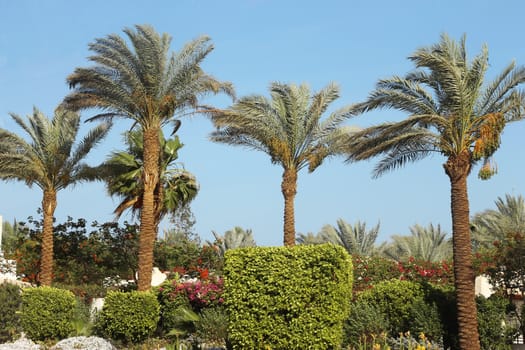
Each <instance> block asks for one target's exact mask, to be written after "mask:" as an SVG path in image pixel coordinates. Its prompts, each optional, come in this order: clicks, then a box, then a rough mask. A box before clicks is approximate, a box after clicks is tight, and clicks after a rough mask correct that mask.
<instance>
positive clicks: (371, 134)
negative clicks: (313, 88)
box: [347, 35, 525, 350]
mask: <svg viewBox="0 0 525 350" xmlns="http://www.w3.org/2000/svg"><path fill="white" fill-rule="evenodd" d="M410 60H411V61H412V62H414V64H415V66H416V70H415V71H413V72H411V73H408V74H407V75H406V76H405V77H398V76H394V77H392V78H389V79H384V80H380V81H379V82H378V83H377V86H376V89H375V90H374V91H373V92H372V93H371V94H370V95H369V97H368V99H367V100H366V101H365V102H364V103H362V104H359V105H358V106H357V107H356V109H358V110H360V111H362V112H366V111H371V110H375V109H380V108H389V109H396V110H400V111H403V112H406V113H408V114H409V117H408V118H407V119H405V120H403V121H401V122H391V123H384V124H381V125H378V126H374V127H370V128H368V129H366V130H364V131H363V132H361V133H360V135H359V136H360V137H354V138H352V139H351V140H350V141H349V142H348V149H347V150H348V154H349V158H348V160H350V161H355V160H361V159H368V158H371V157H374V156H377V155H384V158H383V159H382V160H381V161H380V162H379V163H378V165H377V166H376V168H375V170H374V175H375V176H379V175H382V174H384V173H385V172H387V171H389V170H393V169H396V168H398V167H400V166H403V165H405V164H406V163H407V162H413V161H417V160H419V159H422V158H424V157H426V156H427V155H429V154H431V153H434V152H435V153H439V154H442V155H443V156H445V157H446V162H445V164H444V165H443V166H444V169H445V173H446V174H447V176H448V177H449V180H450V185H451V209H452V231H453V254H454V277H455V278H454V280H455V287H456V296H457V307H458V321H459V339H460V347H461V349H469V350H477V349H479V347H480V345H479V341H478V339H479V334H478V326H477V319H476V303H475V299H474V298H475V295H474V271H473V268H472V250H471V242H470V225H469V222H470V217H469V202H468V193H467V177H468V175H469V174H470V171H471V169H472V167H473V166H474V165H475V164H476V163H478V162H479V161H480V160H483V166H482V167H481V170H480V172H479V174H478V176H479V177H480V178H482V179H486V178H489V177H490V176H491V175H492V174H494V172H495V167H494V164H493V162H492V161H491V158H492V155H493V154H494V152H495V151H496V150H497V149H498V147H499V145H500V135H501V132H502V131H503V128H504V126H505V124H506V123H507V122H511V121H515V120H520V119H522V117H523V108H524V101H523V100H524V98H523V97H524V96H523V95H522V93H521V92H519V91H518V90H517V89H516V87H517V86H518V85H520V84H522V83H523V82H524V81H525V69H524V68H522V67H520V68H517V67H515V64H514V63H511V64H510V65H508V66H507V67H506V68H505V69H504V70H503V72H501V73H500V74H499V75H498V76H496V78H495V80H493V81H492V82H490V83H488V84H487V85H484V78H485V73H486V71H487V68H488V66H489V62H488V50H487V48H486V47H484V48H483V49H482V51H481V53H480V54H479V55H478V56H476V57H474V58H473V59H472V60H471V61H469V60H468V58H467V52H466V45H465V37H463V38H462V39H461V41H460V42H459V43H458V42H456V41H454V40H452V39H450V38H449V37H448V36H447V35H443V36H442V37H441V40H440V42H439V43H437V44H435V45H433V46H430V47H424V48H421V49H418V50H417V51H416V52H415V53H414V54H413V55H412V56H411V57H410Z"/></svg>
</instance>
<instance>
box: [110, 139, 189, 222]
mask: <svg viewBox="0 0 525 350" xmlns="http://www.w3.org/2000/svg"><path fill="white" fill-rule="evenodd" d="M159 136H160V150H161V156H160V158H159V170H160V174H159V182H158V183H157V186H156V188H155V192H154V193H155V229H156V230H157V228H158V225H159V223H160V221H161V220H162V218H163V217H164V216H166V214H170V213H171V214H173V213H175V212H176V211H177V210H178V209H180V208H182V206H184V205H187V204H189V203H190V202H191V201H192V200H193V199H194V198H195V196H196V195H197V192H198V190H199V186H198V184H197V181H196V179H195V176H193V174H191V173H190V172H188V171H186V170H184V169H182V168H180V167H176V166H175V167H174V166H173V165H174V162H175V161H176V160H177V158H178V151H179V149H181V148H182V146H183V145H182V143H180V141H179V138H178V137H177V136H175V137H174V138H172V139H165V138H164V136H163V133H162V131H161V132H160V135H159ZM125 138H126V143H127V145H128V149H127V151H120V152H113V153H112V154H111V155H110V156H109V158H108V159H107V160H106V162H104V164H102V165H101V168H102V171H103V174H104V180H105V181H106V187H107V190H108V192H109V194H110V195H111V196H119V197H121V199H122V200H121V202H120V204H119V205H118V206H117V208H116V209H115V214H116V216H117V218H119V217H120V216H121V215H122V213H123V212H124V211H126V210H127V209H130V210H131V212H132V214H133V215H135V214H137V213H140V210H141V209H142V204H143V195H144V189H143V183H142V181H141V174H142V171H143V168H144V162H143V159H142V156H143V154H144V151H143V150H144V145H143V138H142V132H141V130H135V131H130V132H128V133H126V136H125Z"/></svg>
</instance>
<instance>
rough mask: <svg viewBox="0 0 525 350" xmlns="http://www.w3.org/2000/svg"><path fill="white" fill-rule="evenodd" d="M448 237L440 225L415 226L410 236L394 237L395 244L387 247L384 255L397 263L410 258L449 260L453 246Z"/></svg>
mask: <svg viewBox="0 0 525 350" xmlns="http://www.w3.org/2000/svg"><path fill="white" fill-rule="evenodd" d="M447 236H448V234H447V233H446V232H443V231H441V226H440V225H437V226H436V227H434V225H432V224H430V225H428V226H427V227H423V226H420V225H414V226H412V227H410V236H400V235H393V236H392V241H393V242H391V243H390V244H387V245H386V247H385V248H384V249H383V255H385V256H386V257H388V258H391V259H394V260H397V261H401V260H403V259H406V258H409V257H413V258H416V259H418V260H424V261H430V262H439V261H443V260H447V259H449V258H450V257H451V256H452V245H451V241H450V240H449V239H448V238H447Z"/></svg>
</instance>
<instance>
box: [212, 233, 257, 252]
mask: <svg viewBox="0 0 525 350" xmlns="http://www.w3.org/2000/svg"><path fill="white" fill-rule="evenodd" d="M211 233H212V234H213V236H214V237H215V242H214V243H209V242H208V244H209V245H210V246H211V245H215V246H217V247H218V248H219V253H220V254H221V256H224V253H225V252H226V251H227V250H229V249H236V248H244V247H255V246H257V244H256V243H255V239H253V234H252V230H250V229H248V230H244V229H243V228H242V227H239V226H235V227H234V228H233V229H231V230H228V231H226V232H224V235H223V236H221V235H219V234H218V233H217V232H215V231H211Z"/></svg>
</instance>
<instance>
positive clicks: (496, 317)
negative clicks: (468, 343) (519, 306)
mask: <svg viewBox="0 0 525 350" xmlns="http://www.w3.org/2000/svg"><path fill="white" fill-rule="evenodd" d="M476 304H477V307H478V326H479V341H480V343H481V348H482V349H485V350H503V349H510V348H511V346H510V344H511V343H512V336H513V335H514V334H515V333H516V329H514V328H511V327H509V326H507V325H506V324H505V316H506V313H507V309H508V307H509V301H508V300H507V299H505V298H502V297H498V296H496V295H493V296H491V297H490V298H488V299H487V298H485V297H483V296H478V297H476Z"/></svg>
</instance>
